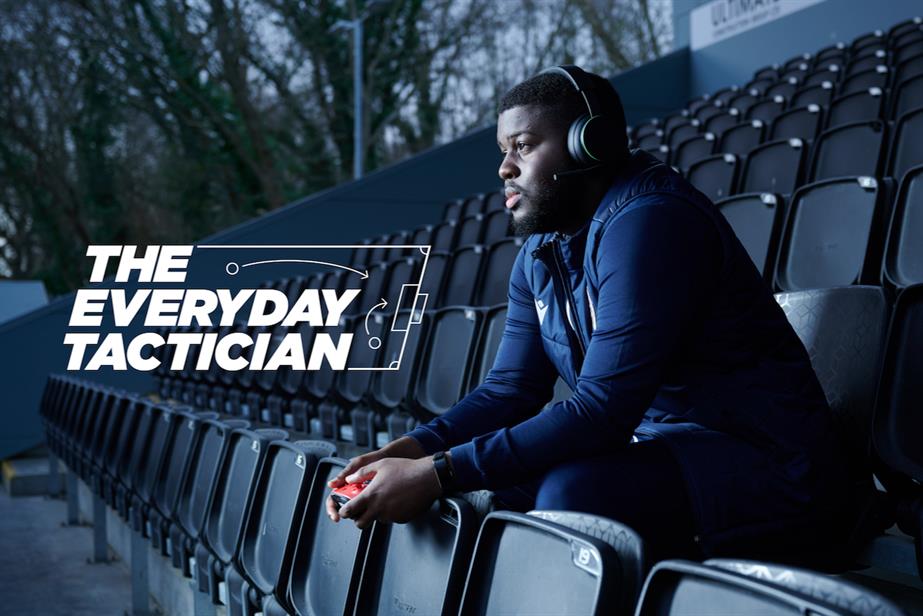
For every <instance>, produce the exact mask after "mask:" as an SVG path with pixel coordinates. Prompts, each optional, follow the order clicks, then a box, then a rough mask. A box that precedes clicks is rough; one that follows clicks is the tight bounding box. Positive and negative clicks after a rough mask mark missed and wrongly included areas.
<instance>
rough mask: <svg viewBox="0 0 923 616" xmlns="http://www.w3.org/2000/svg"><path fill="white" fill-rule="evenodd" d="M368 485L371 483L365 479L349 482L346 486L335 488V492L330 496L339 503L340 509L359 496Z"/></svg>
mask: <svg viewBox="0 0 923 616" xmlns="http://www.w3.org/2000/svg"><path fill="white" fill-rule="evenodd" d="M367 485H369V482H368V481H363V482H362V483H347V484H346V485H345V486H340V487H339V488H337V489H335V490H333V492H331V493H330V497H331V498H332V499H333V502H335V503H336V504H337V508H338V509H339V508H340V507H342V506H343V505H345V504H346V503H348V502H349V501H351V500H352V499H354V498H356V497H357V496H359V494H361V493H362V490H364V489H365V486H367Z"/></svg>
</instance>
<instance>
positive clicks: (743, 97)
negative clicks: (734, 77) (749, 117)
mask: <svg viewBox="0 0 923 616" xmlns="http://www.w3.org/2000/svg"><path fill="white" fill-rule="evenodd" d="M760 98H762V95H761V94H760V93H759V91H758V90H744V91H741V92H738V93H737V95H736V96H734V98H732V99H731V100H730V102H729V103H728V105H730V106H731V107H733V108H734V109H736V110H737V111H739V112H740V114H741V117H743V116H744V115H746V113H747V112H748V111H749V110H750V107H752V106H753V105H755V104H756V103H757V102H758V101H759V100H760Z"/></svg>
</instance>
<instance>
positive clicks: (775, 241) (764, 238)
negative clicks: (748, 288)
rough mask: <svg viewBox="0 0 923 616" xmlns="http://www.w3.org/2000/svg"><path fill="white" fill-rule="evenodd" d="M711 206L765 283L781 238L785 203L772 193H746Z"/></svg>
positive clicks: (768, 278)
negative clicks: (729, 228) (715, 207)
mask: <svg viewBox="0 0 923 616" xmlns="http://www.w3.org/2000/svg"><path fill="white" fill-rule="evenodd" d="M715 205H717V206H718V209H719V210H720V211H721V213H722V214H723V215H724V217H725V218H726V219H727V221H728V223H730V225H731V228H732V229H733V230H734V234H735V235H736V236H737V239H739V240H740V243H741V244H743V246H744V248H745V249H746V250H747V254H748V255H750V259H751V260H752V261H753V264H754V265H756V269H757V270H758V271H759V272H760V273H762V274H763V276H764V278H766V279H767V281H769V280H771V279H772V272H773V269H774V267H775V262H776V252H777V251H778V247H779V237H780V236H781V234H782V224H783V221H784V215H785V201H784V200H783V199H782V197H781V195H777V194H774V193H747V194H743V195H737V196H735V197H731V198H729V199H724V200H722V201H718V202H717V203H716V204H715Z"/></svg>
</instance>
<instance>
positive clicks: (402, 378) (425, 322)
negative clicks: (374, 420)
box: [370, 310, 432, 409]
mask: <svg viewBox="0 0 923 616" xmlns="http://www.w3.org/2000/svg"><path fill="white" fill-rule="evenodd" d="M431 314H432V312H426V313H419V312H417V313H416V314H415V315H414V314H412V312H411V311H410V310H401V311H400V312H399V313H398V314H397V317H396V319H395V321H394V324H393V325H392V329H391V330H389V331H388V333H387V336H386V339H385V341H384V346H383V348H382V356H381V360H380V363H381V365H382V366H383V367H387V368H391V369H390V370H379V371H376V372H375V373H374V374H373V375H372V385H371V390H370V393H371V396H372V399H373V400H374V401H375V403H376V404H377V405H378V406H380V407H382V408H386V409H394V408H398V407H400V406H402V405H404V404H405V403H406V401H407V399H408V397H409V395H408V394H409V392H410V385H411V384H412V383H413V382H414V379H415V378H416V371H417V369H418V364H419V361H418V358H419V355H420V347H421V345H422V342H423V341H424V340H426V330H427V328H428V326H429V323H430V321H431V319H432V317H431ZM412 317H415V319H417V320H419V324H417V325H409V322H410V320H411V318H412ZM408 328H409V329H408Z"/></svg>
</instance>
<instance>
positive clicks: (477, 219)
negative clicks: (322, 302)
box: [456, 214, 484, 246]
mask: <svg viewBox="0 0 923 616" xmlns="http://www.w3.org/2000/svg"><path fill="white" fill-rule="evenodd" d="M483 229H484V215H483V214H472V215H471V216H466V217H464V218H463V219H461V221H460V222H459V225H458V237H457V238H456V244H457V245H458V246H469V245H471V244H478V243H480V242H481V235H482V232H483Z"/></svg>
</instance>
